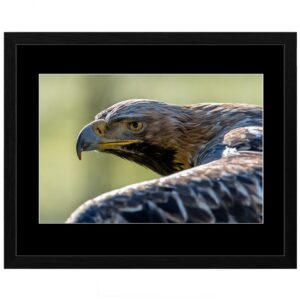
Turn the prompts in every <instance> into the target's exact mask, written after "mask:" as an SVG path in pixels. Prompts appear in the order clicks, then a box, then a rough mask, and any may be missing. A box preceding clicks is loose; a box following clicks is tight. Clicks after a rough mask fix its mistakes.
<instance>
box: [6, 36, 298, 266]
mask: <svg viewBox="0 0 300 300" xmlns="http://www.w3.org/2000/svg"><path fill="white" fill-rule="evenodd" d="M4 40H5V53H4V55H5V57H4V58H5V93H4V98H5V101H4V104H5V140H4V150H5V170H4V175H5V193H4V197H5V203H4V205H5V210H4V212H5V216H4V224H5V258H4V261H5V268H296V266H297V262H296V33H290V32H289V33H12V32H11V33H5V34H4ZM99 51H102V54H105V55H106V59H105V60H102V61H99V59H97V57H98V56H97V54H98V53H99ZM101 72H103V73H104V72H105V73H122V72H124V73H131V72H132V73H186V72H188V73H201V74H202V73H263V74H264V101H265V102H264V125H265V128H264V130H265V138H264V146H265V149H264V178H265V179H264V180H265V201H266V204H265V210H266V211H265V213H266V218H267V219H266V222H265V223H264V224H260V225H249V226H252V227H249V226H248V225H243V224H238V225H233V226H232V225H203V224H198V225H193V227H192V226H190V225H171V226H165V227H161V225H150V226H152V227H151V228H150V227H149V226H147V225H136V226H135V225H133V226H131V225H129V226H127V225H125V227H124V226H123V225H120V226H119V225H112V226H110V227H109V225H104V226H105V227H102V231H103V232H101V231H99V230H100V229H99V228H101V227H100V226H102V225H86V224H83V225H66V224H60V225H58V224H53V225H47V224H39V223H38V222H37V220H38V80H37V79H38V74H40V73H101ZM137 226H140V227H137ZM163 226H164V225H163ZM183 226H189V227H183ZM209 226H210V227H209ZM226 226H227V227H226ZM124 228H125V229H124ZM176 236H177V237H178V238H176ZM110 247H111V248H110ZM105 249H106V250H105ZM112 249H114V250H112ZM101 251H102V252H101ZM105 251H106V252H105ZM113 251H114V252H113ZM159 251H160V252H159ZM121 252H122V253H121Z"/></svg>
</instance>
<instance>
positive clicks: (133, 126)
mask: <svg viewBox="0 0 300 300" xmlns="http://www.w3.org/2000/svg"><path fill="white" fill-rule="evenodd" d="M127 127H128V129H129V130H131V131H135V132H138V131H141V130H142V129H143V128H144V124H143V122H137V121H133V122H129V123H128V124H127Z"/></svg>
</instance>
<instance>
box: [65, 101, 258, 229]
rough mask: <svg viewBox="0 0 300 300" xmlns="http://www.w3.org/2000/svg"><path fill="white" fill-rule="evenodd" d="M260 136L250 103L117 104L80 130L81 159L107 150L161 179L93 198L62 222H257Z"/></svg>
mask: <svg viewBox="0 0 300 300" xmlns="http://www.w3.org/2000/svg"><path fill="white" fill-rule="evenodd" d="M262 137H263V130H262V109H261V107H258V106H254V105H246V104H199V105H191V106H177V105H170V104H166V103H163V102H159V101H151V100H127V101H123V102H120V103H117V104H116V105H113V106H112V107H110V108H108V109H106V110H104V111H103V112H101V113H99V114H98V115H97V116H96V118H95V121H93V122H92V123H90V124H88V125H87V126H86V127H84V128H83V130H82V131H81V133H80V134H79V137H78V140H77V146H76V148H77V154H78V156H79V158H81V152H82V151H89V150H98V151H101V152H110V153H113V154H115V155H118V156H120V157H122V158H126V159H129V160H132V161H135V162H137V163H139V164H141V165H144V166H146V167H148V168H150V169H152V170H154V171H156V172H157V173H159V174H161V175H164V176H166V177H163V178H161V179H156V180H152V181H148V182H143V183H139V184H135V185H132V186H128V187H125V188H123V189H119V190H115V191H112V192H110V193H106V194H103V195H101V196H98V197H96V198H94V199H92V200H90V201H88V202H86V203H85V204H83V205H82V206H81V207H80V208H78V209H77V210H76V211H75V212H74V213H73V214H72V215H71V217H70V218H69V219H68V221H67V223H128V222H148V223H149V222H150V223H157V222H163V223H189V222H197V223H216V222H219V223H220V222H221V223H240V222H247V223H257V222H261V221H262V194H263V193H262V164H263V163H262Z"/></svg>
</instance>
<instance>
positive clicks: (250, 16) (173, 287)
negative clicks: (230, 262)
mask: <svg viewBox="0 0 300 300" xmlns="http://www.w3.org/2000/svg"><path fill="white" fill-rule="evenodd" d="M299 12H300V7H299V1H297V0H294V1H293V0H285V1H277V0H272V1H267V0H265V1H263V0H250V1H249V0H247V1H240V0H226V1H224V0H218V1H217V0H205V1H201V0H194V1H193V0H185V1H182V0H151V1H147V2H146V1H139V0H126V1H124V0H110V1H102V0H85V1H82V0H81V1H79V0H51V1H48V0H47V1H44V0H18V1H17V0H6V1H5V0H2V1H1V2H0V26H1V32H3V31H299V29H300V14H299ZM298 53H299V51H298ZM0 56H1V57H2V59H0V67H1V72H0V87H1V91H0V94H1V95H3V38H2V37H1V54H0ZM298 107H299V106H298ZM0 109H1V117H2V116H3V105H0ZM0 126H1V130H0V134H1V136H0V141H1V143H3V142H2V141H3V136H2V135H3V128H2V126H3V122H2V121H1V122H0ZM298 132H299V129H298ZM2 155H3V146H1V147H0V156H1V157H3V156H2ZM298 161H299V160H298ZM0 166H1V168H2V167H3V160H2V159H1V160H0ZM2 179H3V178H1V185H0V188H1V191H0V194H1V195H3V191H2V189H3V180H2ZM298 179H299V177H298ZM298 207H299V206H298ZM298 215H299V208H298ZM0 216H1V217H3V205H0ZM298 232H299V230H298ZM0 243H1V245H0V257H3V245H2V243H3V221H2V220H1V222H0ZM298 253H299V251H298ZM1 260H2V259H1ZM2 261H3V260H2ZM0 267H1V269H0V298H1V299H5V300H6V299H32V300H34V299H45V300H46V299H51V300H52V299H102V300H108V299H110V300H121V299H122V300H127V299H128V300H129V299H130V300H134V299H139V300H140V299H148V300H152V299H155V300H160V299H180V300H181V299H184V300H194V299H195V300H196V299H201V300H202V299H203V300H216V299H222V300H226V299H230V300H236V299H238V300H240V299H243V300H248V299H251V300H253V299H273V300H276V299H289V300H294V299H297V300H298V299H300V288H299V282H300V271H299V270H3V262H2V263H1V266H0Z"/></svg>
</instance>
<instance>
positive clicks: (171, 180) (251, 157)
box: [67, 133, 263, 223]
mask: <svg viewBox="0 0 300 300" xmlns="http://www.w3.org/2000/svg"><path fill="white" fill-rule="evenodd" d="M227 137H228V141H230V142H232V143H233V144H232V146H233V145H234V144H235V143H236V142H237V139H234V138H233V137H234V135H233V133H232V135H231V136H230V135H229V136H227ZM229 137H231V138H232V139H229ZM225 140H226V138H225V139H224V141H225ZM226 146H228V145H226ZM262 198H263V192H262V154H261V153H259V152H250V151H241V152H237V153H234V154H231V153H229V154H228V155H226V156H223V157H221V158H219V159H217V160H214V161H211V162H210V163H207V164H205V165H199V166H196V167H194V168H191V169H188V170H184V171H181V172H178V173H175V174H172V175H169V176H166V177H163V178H160V179H155V180H151V181H147V182H142V183H139V184H135V185H131V186H128V187H125V188H122V189H119V190H115V191H112V192H110V193H106V194H103V195H100V196H99V197H96V198H94V199H91V200H89V201H87V202H86V203H84V204H83V205H82V206H80V207H79V208H78V209H77V210H76V211H75V212H74V213H73V214H72V215H71V216H70V218H69V219H68V220H67V223H260V222H261V221H262Z"/></svg>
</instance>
